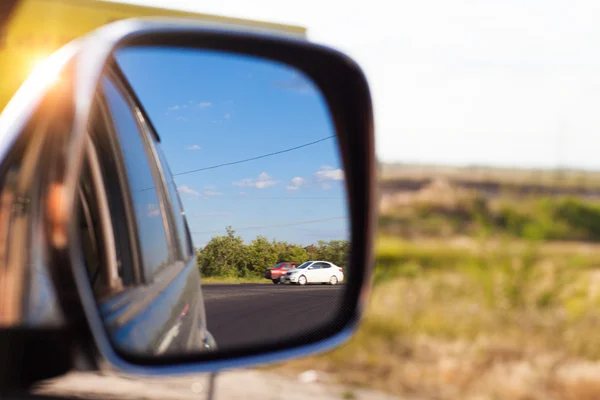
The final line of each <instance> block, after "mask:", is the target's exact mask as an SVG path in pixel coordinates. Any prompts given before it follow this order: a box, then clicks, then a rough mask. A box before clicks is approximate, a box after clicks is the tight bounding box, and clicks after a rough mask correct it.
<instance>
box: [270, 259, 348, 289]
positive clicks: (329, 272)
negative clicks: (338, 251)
mask: <svg viewBox="0 0 600 400" xmlns="http://www.w3.org/2000/svg"><path fill="white" fill-rule="evenodd" d="M343 280H344V270H343V269H342V268H341V267H338V266H337V265H335V264H334V263H330V262H328V261H307V262H305V263H304V264H302V265H299V266H298V267H296V268H294V269H292V270H290V271H289V272H288V273H287V274H285V275H283V276H282V277H281V282H282V283H292V284H298V285H306V284H307V283H329V284H330V285H336V284H338V283H339V282H342V281H343Z"/></svg>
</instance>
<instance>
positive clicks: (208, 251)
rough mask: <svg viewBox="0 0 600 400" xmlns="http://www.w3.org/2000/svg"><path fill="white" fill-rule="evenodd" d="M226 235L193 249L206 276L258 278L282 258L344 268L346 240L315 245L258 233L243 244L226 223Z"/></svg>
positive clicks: (346, 249) (347, 252) (347, 249)
mask: <svg viewBox="0 0 600 400" xmlns="http://www.w3.org/2000/svg"><path fill="white" fill-rule="evenodd" d="M226 232H227V234H226V235H224V236H215V237H213V238H212V239H211V240H210V242H208V244H207V245H206V246H205V247H204V248H203V249H202V250H196V255H197V263H198V268H199V269H200V273H201V274H202V276H205V277H228V278H260V277H262V274H263V272H264V270H265V269H266V268H270V267H273V266H275V265H276V264H277V263H278V262H281V261H295V262H297V263H303V262H305V261H308V260H323V261H329V262H332V263H334V264H336V265H338V266H340V267H342V268H346V265H347V259H348V254H349V252H350V245H349V242H348V241H347V240H332V241H329V242H327V241H323V240H320V241H319V242H318V244H317V245H310V246H307V247H302V246H300V245H298V244H293V243H287V242H280V241H276V240H273V241H269V240H268V239H267V238H266V237H264V236H258V237H257V238H256V239H254V240H253V241H252V242H250V243H249V244H245V243H244V240H243V239H242V238H241V237H240V236H236V235H235V231H234V230H233V229H232V228H231V227H230V226H228V227H227V228H226Z"/></svg>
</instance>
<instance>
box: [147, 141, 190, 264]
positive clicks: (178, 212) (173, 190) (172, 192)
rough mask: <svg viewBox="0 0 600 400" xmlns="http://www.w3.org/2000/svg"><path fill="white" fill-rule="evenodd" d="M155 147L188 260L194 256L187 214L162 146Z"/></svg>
mask: <svg viewBox="0 0 600 400" xmlns="http://www.w3.org/2000/svg"><path fill="white" fill-rule="evenodd" d="M155 147H156V152H157V153H158V158H159V160H160V164H161V166H162V170H163V174H164V176H165V181H166V184H167V190H168V192H169V197H170V198H171V206H172V207H173V219H174V220H175V227H176V228H177V236H178V238H179V243H180V244H181V251H182V254H183V259H184V260H187V259H189V258H190V257H191V256H192V249H191V246H190V238H189V237H188V230H187V229H186V226H185V224H186V222H185V217H184V215H185V213H184V211H183V205H182V203H181V198H180V197H179V193H178V192H177V187H176V186H175V181H174V180H173V174H172V173H171V169H170V168H169V164H168V163H167V160H166V158H165V156H164V154H163V152H162V149H161V148H160V145H159V144H158V143H155Z"/></svg>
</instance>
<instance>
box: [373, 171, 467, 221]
mask: <svg viewBox="0 0 600 400" xmlns="http://www.w3.org/2000/svg"><path fill="white" fill-rule="evenodd" d="M476 198H477V193H476V191H473V190H469V189H466V188H463V187H460V186H458V185H456V184H454V183H453V182H452V181H450V180H448V179H443V178H439V179H435V180H432V181H431V182H429V183H428V184H426V185H425V186H423V187H422V188H421V189H419V190H417V191H414V192H397V193H390V194H384V195H382V196H381V202H380V207H381V209H380V210H381V212H382V213H387V212H391V211H393V210H395V209H398V208H401V207H415V206H421V207H425V206H429V207H435V208H443V209H447V210H455V209H458V208H464V207H465V206H468V205H469V204H472V202H473V201H475V200H476Z"/></svg>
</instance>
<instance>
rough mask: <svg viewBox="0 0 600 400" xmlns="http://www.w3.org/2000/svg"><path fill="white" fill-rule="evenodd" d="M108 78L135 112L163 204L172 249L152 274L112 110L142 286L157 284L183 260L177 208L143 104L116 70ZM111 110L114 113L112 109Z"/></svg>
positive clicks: (108, 71) (163, 218)
mask: <svg viewBox="0 0 600 400" xmlns="http://www.w3.org/2000/svg"><path fill="white" fill-rule="evenodd" d="M104 78H105V79H108V80H109V81H110V82H111V83H112V84H113V85H114V86H115V88H116V89H117V90H118V91H119V94H120V95H121V96H122V97H123V99H124V101H125V102H126V103H127V105H128V106H129V108H128V111H129V112H131V114H132V116H133V119H134V121H135V123H136V126H137V128H138V131H139V134H140V139H141V141H142V143H143V146H144V153H145V154H146V157H147V159H148V164H149V167H150V170H151V173H152V179H153V181H154V185H155V188H156V193H157V198H158V202H159V209H160V211H161V218H162V221H163V227H164V229H165V237H166V241H167V249H168V261H167V263H166V264H165V265H164V266H163V267H161V268H158V269H156V270H153V271H150V270H149V268H148V267H147V266H145V265H144V263H143V259H142V251H141V248H142V247H143V243H142V241H141V237H140V228H139V226H138V224H137V221H136V219H135V212H136V210H135V206H134V205H133V198H132V193H131V185H130V184H129V176H128V171H127V167H126V165H125V163H124V155H123V153H122V149H121V147H120V141H119V137H118V133H117V128H116V126H115V125H114V120H113V119H112V115H111V113H110V111H109V116H108V117H109V121H108V122H107V124H108V125H110V129H109V130H110V134H111V135H113V138H112V139H113V140H115V142H116V143H117V146H116V147H117V148H116V152H117V153H118V156H119V157H120V158H121V159H122V160H123V165H121V166H119V168H120V169H122V170H121V172H122V173H123V174H124V177H125V179H124V181H122V182H121V186H122V187H121V191H122V192H123V194H124V195H126V196H127V197H128V201H129V202H130V204H131V207H130V208H129V209H128V210H127V211H128V212H129V213H132V212H133V214H134V215H131V217H132V219H131V221H129V219H128V223H131V222H133V223H134V229H133V230H134V231H135V240H136V242H137V243H138V247H137V249H136V250H135V251H136V255H135V257H136V258H137V259H138V263H139V268H140V276H141V278H142V282H140V283H146V284H149V283H152V282H153V281H155V280H156V279H158V277H159V276H160V275H161V272H162V271H164V270H167V269H169V267H171V266H173V265H175V264H178V261H181V259H180V255H181V246H180V245H179V243H178V242H177V234H176V230H175V226H174V221H173V220H172V218H173V216H172V212H173V209H172V208H171V202H170V200H169V195H168V191H167V187H166V182H165V178H164V176H163V175H162V173H163V172H162V167H161V165H160V161H159V160H158V155H157V154H156V151H155V149H154V147H153V142H151V141H150V139H152V138H149V137H148V136H149V135H151V132H149V131H148V129H147V124H145V123H144V122H145V121H147V120H146V119H145V118H143V115H142V113H141V110H140V104H139V102H137V101H136V100H137V99H136V98H135V94H134V93H132V91H131V90H130V88H128V87H127V84H126V80H124V79H123V77H122V76H120V75H119V74H118V73H117V72H116V71H114V69H113V68H109V69H107V70H106V72H105V74H104V76H103V79H104ZM99 91H100V92H101V96H102V98H103V102H104V103H105V104H106V105H107V106H108V107H109V104H108V99H107V97H106V95H105V93H104V87H103V85H102V84H100V85H99ZM108 110H110V108H109V109H108ZM174 242H175V243H177V245H176V246H174Z"/></svg>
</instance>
